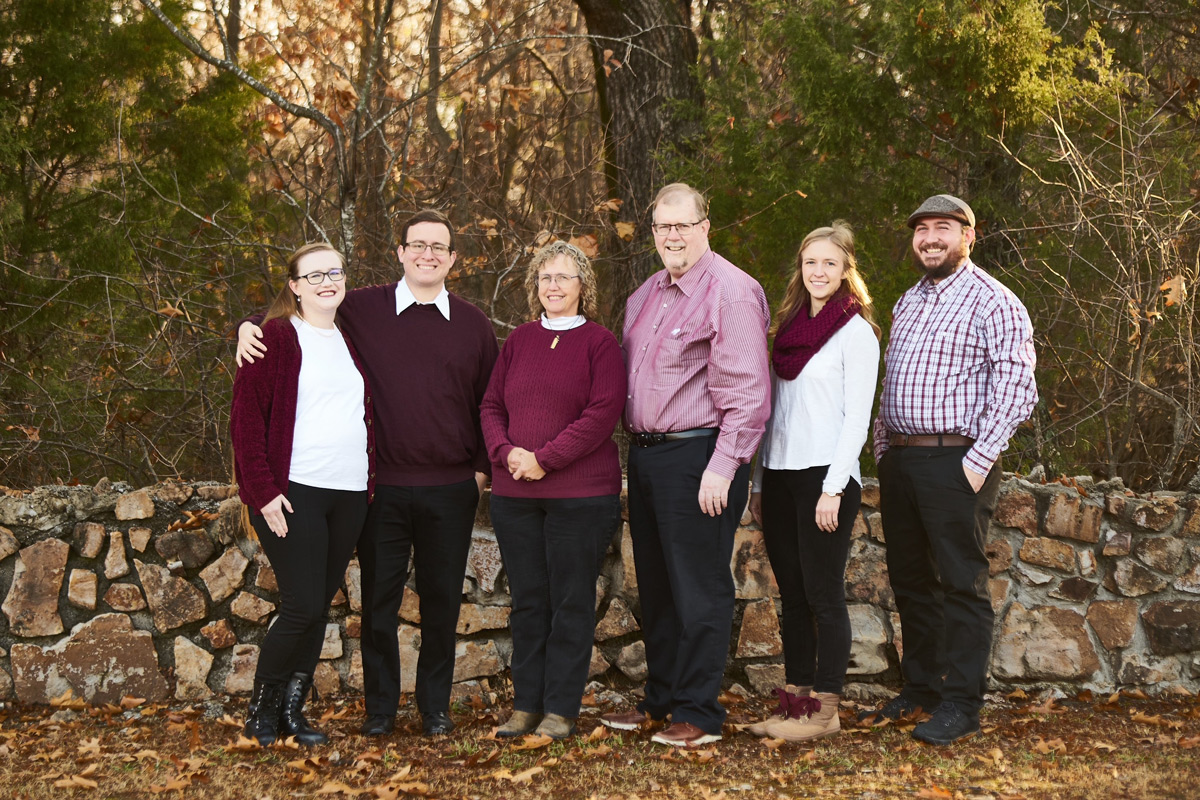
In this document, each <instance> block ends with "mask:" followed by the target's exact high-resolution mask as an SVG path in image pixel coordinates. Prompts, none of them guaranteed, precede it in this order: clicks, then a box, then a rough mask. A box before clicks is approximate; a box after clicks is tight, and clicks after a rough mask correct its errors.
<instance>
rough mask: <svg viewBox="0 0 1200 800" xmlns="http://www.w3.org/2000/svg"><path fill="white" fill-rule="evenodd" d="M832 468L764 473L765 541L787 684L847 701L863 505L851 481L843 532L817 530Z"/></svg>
mask: <svg viewBox="0 0 1200 800" xmlns="http://www.w3.org/2000/svg"><path fill="white" fill-rule="evenodd" d="M828 471H829V467H828V465H826V466H823V467H810V468H808V469H800V470H795V469H788V470H774V469H768V470H764V471H763V483H762V516H763V541H764V543H765V544H766V546H767V556H768V557H769V558H770V559H771V569H772V570H773V571H774V572H775V581H776V582H777V583H778V584H779V597H780V599H781V600H782V601H783V619H782V623H783V624H782V626H781V627H782V634H783V661H784V665H785V667H784V669H785V671H786V675H787V682H788V683H791V684H795V685H797V686H811V687H813V691H817V692H825V693H828V694H841V693H842V684H843V683H844V682H845V680H846V668H847V667H848V666H849V664H850V635H851V633H850V612H849V611H848V610H847V609H846V585H845V578H846V559H847V558H848V557H849V555H850V532H851V531H853V530H854V519H855V517H857V516H858V507H859V504H860V503H861V502H862V487H861V486H859V485H858V482H857V481H855V480H854V479H853V478H851V479H850V481H849V482H848V483H847V484H846V489H845V493H844V494H843V495H842V502H841V505H840V506H839V507H838V527H837V530H836V531H833V532H832V533H831V532H827V531H823V530H821V529H820V528H818V527H817V520H816V512H817V500H818V499H820V497H821V487H822V483H823V482H824V480H825V474H826V473H827V472H828Z"/></svg>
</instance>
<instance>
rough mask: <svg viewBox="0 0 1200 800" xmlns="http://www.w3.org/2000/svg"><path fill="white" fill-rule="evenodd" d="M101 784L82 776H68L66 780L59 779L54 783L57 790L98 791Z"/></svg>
mask: <svg viewBox="0 0 1200 800" xmlns="http://www.w3.org/2000/svg"><path fill="white" fill-rule="evenodd" d="M99 786H100V784H98V783H96V781H94V780H92V779H90V778H84V777H83V776H81V775H68V776H67V777H65V778H59V779H58V780H56V781H55V782H54V787H55V788H56V789H96V788H98V787H99Z"/></svg>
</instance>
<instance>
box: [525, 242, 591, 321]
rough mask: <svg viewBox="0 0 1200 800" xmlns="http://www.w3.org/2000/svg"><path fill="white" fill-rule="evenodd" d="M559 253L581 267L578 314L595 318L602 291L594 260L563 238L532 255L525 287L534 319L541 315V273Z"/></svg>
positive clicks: (578, 267)
mask: <svg viewBox="0 0 1200 800" xmlns="http://www.w3.org/2000/svg"><path fill="white" fill-rule="evenodd" d="M558 256H566V257H567V259H568V260H569V261H570V262H571V263H573V264H574V265H575V269H577V270H579V313H580V314H582V315H583V316H585V317H587V318H588V319H591V320H594V319H595V318H596V316H597V315H598V314H599V306H598V302H599V294H600V293H599V290H598V289H597V287H596V271H595V270H593V269H592V262H591V260H590V259H589V258H588V257H587V256H586V255H585V254H584V252H583V251H582V250H580V249H579V248H578V247H576V246H575V245H573V244H569V243H567V242H564V241H562V240H561V239H560V240H558V241H554V242H551V243H550V244H548V245H546V246H545V247H543V248H542V249H541V250H538V251H537V252H536V253H534V254H533V260H532V261H530V262H529V269H527V270H526V271H525V290H526V293H527V294H528V298H529V314H530V316H531V318H532V319H538V318H540V317H541V316H542V301H541V299H540V298H539V297H538V272H540V271H541V269H542V267H544V266H546V265H547V264H548V263H550V262H551V261H552V260H553V259H555V258H557V257H558Z"/></svg>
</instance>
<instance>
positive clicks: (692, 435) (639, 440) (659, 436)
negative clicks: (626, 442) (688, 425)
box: [629, 428, 721, 447]
mask: <svg viewBox="0 0 1200 800" xmlns="http://www.w3.org/2000/svg"><path fill="white" fill-rule="evenodd" d="M720 432H721V429H720V428H692V429H691V430H688V431H671V432H670V433H631V434H629V436H630V438H631V439H632V440H633V443H634V444H635V445H637V446H638V447H654V446H655V445H659V444H666V443H667V442H674V441H676V440H677V439H699V438H700V437H702V436H705V437H707V436H716V435H717V434H719V433H720Z"/></svg>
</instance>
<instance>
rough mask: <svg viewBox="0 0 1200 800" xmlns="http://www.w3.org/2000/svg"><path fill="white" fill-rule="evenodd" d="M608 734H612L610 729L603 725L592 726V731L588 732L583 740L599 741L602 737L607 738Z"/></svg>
mask: <svg viewBox="0 0 1200 800" xmlns="http://www.w3.org/2000/svg"><path fill="white" fill-rule="evenodd" d="M609 736H612V731H610V730H609V729H608V728H606V727H604V726H603V725H597V726H596V727H594V728H592V732H591V733H589V734H588V736H587V739H585V740H584V741H586V742H599V741H601V740H602V739H607V738H608V737H609Z"/></svg>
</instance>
